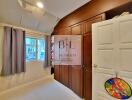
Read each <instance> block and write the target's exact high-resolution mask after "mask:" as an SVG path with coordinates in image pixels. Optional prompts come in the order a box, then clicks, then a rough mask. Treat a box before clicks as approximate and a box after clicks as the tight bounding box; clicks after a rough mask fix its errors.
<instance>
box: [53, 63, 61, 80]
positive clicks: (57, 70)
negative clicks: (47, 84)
mask: <svg viewBox="0 0 132 100" xmlns="http://www.w3.org/2000/svg"><path fill="white" fill-rule="evenodd" d="M54 79H55V80H57V81H59V80H60V66H59V65H55V66H54Z"/></svg>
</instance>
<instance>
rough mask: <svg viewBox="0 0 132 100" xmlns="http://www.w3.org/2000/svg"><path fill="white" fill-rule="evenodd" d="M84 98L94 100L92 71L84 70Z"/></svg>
mask: <svg viewBox="0 0 132 100" xmlns="http://www.w3.org/2000/svg"><path fill="white" fill-rule="evenodd" d="M83 73H84V89H85V90H84V97H85V99H86V100H92V70H89V69H88V67H86V68H84V71H83Z"/></svg>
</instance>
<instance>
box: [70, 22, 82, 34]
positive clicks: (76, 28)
mask: <svg viewBox="0 0 132 100" xmlns="http://www.w3.org/2000/svg"><path fill="white" fill-rule="evenodd" d="M71 29H72V31H71V33H72V35H79V34H82V25H81V24H78V25H74V26H72V27H71Z"/></svg>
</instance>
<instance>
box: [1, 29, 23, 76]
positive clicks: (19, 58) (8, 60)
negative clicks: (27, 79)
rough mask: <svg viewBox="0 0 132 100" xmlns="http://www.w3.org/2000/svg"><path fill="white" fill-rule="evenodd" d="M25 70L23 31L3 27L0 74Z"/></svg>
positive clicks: (6, 74) (10, 73) (4, 74)
mask: <svg viewBox="0 0 132 100" xmlns="http://www.w3.org/2000/svg"><path fill="white" fill-rule="evenodd" d="M21 72H25V31H23V30H20V29H13V28H11V27H4V43H3V66H2V72H1V74H2V76H8V75H12V74H16V73H21Z"/></svg>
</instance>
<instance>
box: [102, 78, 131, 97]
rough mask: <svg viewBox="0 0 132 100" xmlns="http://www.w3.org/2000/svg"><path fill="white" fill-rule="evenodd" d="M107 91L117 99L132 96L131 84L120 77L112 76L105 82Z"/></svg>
mask: <svg viewBox="0 0 132 100" xmlns="http://www.w3.org/2000/svg"><path fill="white" fill-rule="evenodd" d="M105 89H106V91H107V92H108V93H109V94H110V95H111V96H112V97H115V98H117V99H128V98H130V97H131V96H132V89H131V87H130V85H129V84H128V83H127V82H126V81H124V80H123V79H120V78H117V77H116V78H111V79H109V80H107V81H106V82H105Z"/></svg>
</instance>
